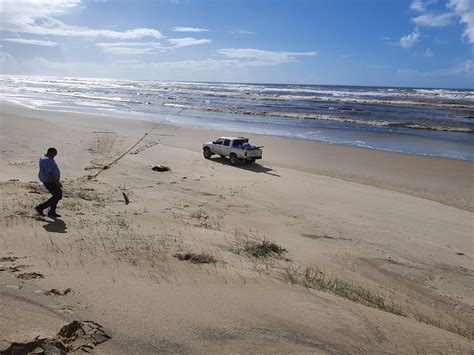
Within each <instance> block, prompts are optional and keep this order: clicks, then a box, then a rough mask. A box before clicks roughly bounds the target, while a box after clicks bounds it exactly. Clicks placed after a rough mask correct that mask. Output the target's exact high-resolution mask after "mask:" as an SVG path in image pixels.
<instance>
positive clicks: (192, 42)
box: [168, 37, 212, 48]
mask: <svg viewBox="0 0 474 355" xmlns="http://www.w3.org/2000/svg"><path fill="white" fill-rule="evenodd" d="M168 42H170V43H171V44H172V45H173V47H174V48H179V47H186V46H196V45H198V44H206V43H211V42H212V40H210V39H196V38H192V37H186V38H170V39H168Z"/></svg>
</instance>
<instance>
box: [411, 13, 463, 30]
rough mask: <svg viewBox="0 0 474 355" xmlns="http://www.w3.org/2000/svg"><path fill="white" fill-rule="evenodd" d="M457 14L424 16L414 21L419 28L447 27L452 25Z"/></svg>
mask: <svg viewBox="0 0 474 355" xmlns="http://www.w3.org/2000/svg"><path fill="white" fill-rule="evenodd" d="M455 17H456V14H454V13H452V12H447V13H444V14H441V15H433V14H424V15H420V16H417V17H415V18H413V19H412V21H413V22H414V23H415V24H416V25H418V26H426V27H445V26H448V25H450V24H451V23H452V21H453V19H454V18H455Z"/></svg>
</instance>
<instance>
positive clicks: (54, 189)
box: [35, 148, 63, 217]
mask: <svg viewBox="0 0 474 355" xmlns="http://www.w3.org/2000/svg"><path fill="white" fill-rule="evenodd" d="M57 154H58V151H57V150H56V148H49V149H48V151H47V153H46V154H45V155H43V156H42V157H41V158H40V160H39V173H38V177H39V179H40V181H41V182H42V183H43V184H44V186H45V187H46V189H48V191H49V192H50V193H51V195H52V196H51V198H50V199H49V200H48V201H46V202H43V203H41V204H39V205H38V206H36V207H35V210H36V212H38V214H39V215H41V216H44V212H43V211H44V210H45V209H46V208H48V207H49V211H48V216H49V217H61V216H60V215H59V214H57V213H56V206H57V204H58V202H59V200H61V199H62V198H63V192H62V190H61V188H62V187H63V185H62V184H61V181H60V179H61V172H60V171H59V168H58V165H57V164H56V162H55V161H54V157H55V156H56V155H57Z"/></svg>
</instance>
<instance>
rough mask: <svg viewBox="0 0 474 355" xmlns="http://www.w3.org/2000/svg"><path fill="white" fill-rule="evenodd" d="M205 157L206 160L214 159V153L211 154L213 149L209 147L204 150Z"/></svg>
mask: <svg viewBox="0 0 474 355" xmlns="http://www.w3.org/2000/svg"><path fill="white" fill-rule="evenodd" d="M202 153H203V155H204V158H206V159H211V157H212V152H211V149H209V148H208V147H206V148H204V150H203V152H202Z"/></svg>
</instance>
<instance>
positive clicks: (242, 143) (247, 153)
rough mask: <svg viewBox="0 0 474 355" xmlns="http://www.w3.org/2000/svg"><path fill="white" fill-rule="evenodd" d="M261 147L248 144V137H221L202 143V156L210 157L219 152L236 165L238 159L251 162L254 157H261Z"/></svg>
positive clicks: (253, 160)
mask: <svg viewBox="0 0 474 355" xmlns="http://www.w3.org/2000/svg"><path fill="white" fill-rule="evenodd" d="M261 148H263V147H257V146H252V145H250V144H249V139H248V138H244V137H221V138H219V139H217V140H215V141H213V142H209V143H205V144H203V145H202V151H203V154H204V158H206V159H211V157H212V155H213V154H219V155H220V156H221V157H222V158H224V157H229V158H230V163H231V164H232V165H237V163H238V162H239V161H245V162H247V163H253V162H255V160H256V159H262V149H261Z"/></svg>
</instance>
